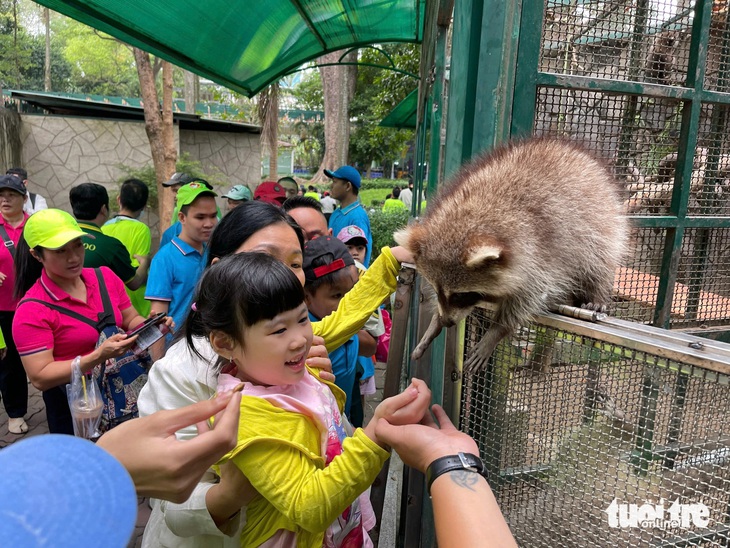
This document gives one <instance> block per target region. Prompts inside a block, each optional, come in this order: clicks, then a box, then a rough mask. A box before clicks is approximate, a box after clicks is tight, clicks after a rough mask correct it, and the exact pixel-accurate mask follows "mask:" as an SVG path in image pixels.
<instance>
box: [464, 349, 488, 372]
mask: <svg viewBox="0 0 730 548" xmlns="http://www.w3.org/2000/svg"><path fill="white" fill-rule="evenodd" d="M490 356H491V352H490V353H489V354H487V355H486V356H484V355H482V353H481V352H478V351H477V352H473V353H472V354H471V355H470V356H469V357H468V358H467V359H466V362H464V372H465V373H468V374H470V375H475V374H477V373H479V372H481V371H484V370H485V369H486V368H487V363H488V362H489V357H490Z"/></svg>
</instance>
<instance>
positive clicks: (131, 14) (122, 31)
mask: <svg viewBox="0 0 730 548" xmlns="http://www.w3.org/2000/svg"><path fill="white" fill-rule="evenodd" d="M425 2H426V0H408V1H406V0H349V1H348V0H342V1H327V0H310V1H304V0H298V1H297V0H289V1H285V0H278V1H277V0H204V1H200V0H197V1H191V0H165V1H162V0H40V1H39V2H38V3H40V4H42V5H44V6H47V7H49V8H51V9H52V10H55V11H58V12H60V13H63V14H65V15H68V16H69V17H72V18H73V19H76V20H78V21H81V22H82V23H86V24H87V25H90V26H92V27H94V28H97V29H99V30H101V31H103V32H106V33H108V34H111V35H112V36H115V37H117V38H119V39H120V40H122V41H124V42H127V43H128V44H131V45H133V46H136V47H139V48H141V49H144V50H146V51H148V52H150V53H152V54H154V55H158V56H160V57H162V58H165V59H167V60H169V61H171V62H173V63H174V64H176V65H178V66H181V67H183V68H186V69H188V70H191V71H193V72H195V73H197V74H200V75H201V76H204V77H207V78H210V79H211V80H213V81H215V82H218V83H219V84H222V85H224V86H226V87H229V88H231V89H234V90H237V91H240V92H242V93H245V94H247V95H249V96H251V95H255V94H256V93H257V92H258V91H260V90H261V89H263V88H264V87H266V86H267V85H268V84H269V83H271V82H273V81H275V80H277V79H279V78H280V77H281V76H282V75H284V74H287V73H288V72H290V71H292V70H294V69H296V68H297V67H299V66H300V65H302V63H304V62H305V61H308V60H310V59H313V58H315V57H318V56H320V55H322V54H323V53H327V52H330V51H337V50H341V49H345V48H349V47H352V46H359V45H365V44H371V43H384V42H420V41H421V39H422V28H423V10H424V5H425Z"/></svg>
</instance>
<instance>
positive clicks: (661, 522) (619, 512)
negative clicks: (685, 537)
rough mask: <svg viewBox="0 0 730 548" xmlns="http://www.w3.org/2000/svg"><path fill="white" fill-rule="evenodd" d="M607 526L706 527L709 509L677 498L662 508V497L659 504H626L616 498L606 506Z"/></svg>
mask: <svg viewBox="0 0 730 548" xmlns="http://www.w3.org/2000/svg"><path fill="white" fill-rule="evenodd" d="M606 514H608V526H609V527H634V528H637V527H640V528H642V529H649V528H655V529H676V528H682V529H689V528H691V527H700V528H704V527H707V525H708V523H709V521H710V509H709V508H708V507H707V506H705V505H704V504H702V503H701V502H698V503H694V504H682V503H680V502H679V499H676V500H675V501H674V502H672V503H671V506H670V507H669V508H664V499H660V500H659V504H650V503H648V502H645V503H644V504H641V505H638V504H626V503H618V502H617V500H616V499H613V502H612V503H611V504H610V505H609V506H608V508H606Z"/></svg>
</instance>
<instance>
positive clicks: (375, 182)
mask: <svg viewBox="0 0 730 548" xmlns="http://www.w3.org/2000/svg"><path fill="white" fill-rule="evenodd" d="M396 186H397V187H400V188H405V187H407V186H408V180H407V179H363V180H362V185H361V186H360V193H361V194H362V191H363V190H372V189H375V188H387V189H388V191H391V190H393V187H396ZM386 194H387V193H386Z"/></svg>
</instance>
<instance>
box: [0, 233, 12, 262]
mask: <svg viewBox="0 0 730 548" xmlns="http://www.w3.org/2000/svg"><path fill="white" fill-rule="evenodd" d="M0 238H2V239H3V242H5V247H7V248H8V251H9V252H10V256H11V257H12V258H13V262H15V242H13V240H11V239H10V236H8V231H7V230H5V227H4V226H3V225H0Z"/></svg>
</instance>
